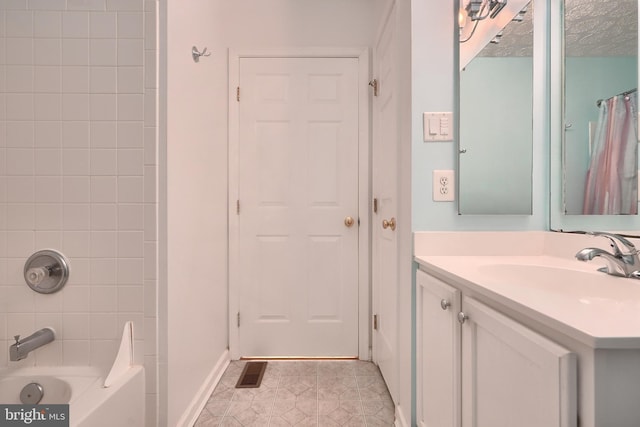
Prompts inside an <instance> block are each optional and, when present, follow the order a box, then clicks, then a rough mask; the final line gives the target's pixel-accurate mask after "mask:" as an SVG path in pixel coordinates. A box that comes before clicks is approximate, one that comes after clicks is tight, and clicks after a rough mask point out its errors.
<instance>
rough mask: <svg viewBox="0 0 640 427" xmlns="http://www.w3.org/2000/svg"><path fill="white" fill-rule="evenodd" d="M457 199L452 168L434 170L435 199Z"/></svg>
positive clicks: (437, 200)
mask: <svg viewBox="0 0 640 427" xmlns="http://www.w3.org/2000/svg"><path fill="white" fill-rule="evenodd" d="M454 200H455V183H454V180H453V171H452V170H434V171H433V201H434V202H452V201H454Z"/></svg>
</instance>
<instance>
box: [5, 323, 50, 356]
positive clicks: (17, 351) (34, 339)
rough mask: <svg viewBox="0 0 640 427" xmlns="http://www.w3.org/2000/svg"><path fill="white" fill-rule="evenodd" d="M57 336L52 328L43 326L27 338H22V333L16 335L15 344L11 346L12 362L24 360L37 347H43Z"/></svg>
mask: <svg viewBox="0 0 640 427" xmlns="http://www.w3.org/2000/svg"><path fill="white" fill-rule="evenodd" d="M55 337H56V333H55V331H54V330H53V329H51V328H43V329H40V330H39V331H36V332H34V333H33V334H31V335H29V336H28V337H26V338H23V339H20V335H16V336H15V337H14V338H15V340H16V342H15V344H12V345H11V346H10V347H9V360H11V361H12V362H15V361H18V360H22V359H24V358H25V357H27V356H28V355H29V353H31V352H32V351H33V350H35V349H36V348H39V347H42V346H43V345H45V344H48V343H50V342H51V341H53V340H54V339H55Z"/></svg>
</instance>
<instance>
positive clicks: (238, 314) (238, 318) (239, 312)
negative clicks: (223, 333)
mask: <svg viewBox="0 0 640 427" xmlns="http://www.w3.org/2000/svg"><path fill="white" fill-rule="evenodd" d="M239 327H240V312H238V328H239Z"/></svg>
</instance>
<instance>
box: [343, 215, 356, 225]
mask: <svg viewBox="0 0 640 427" xmlns="http://www.w3.org/2000/svg"><path fill="white" fill-rule="evenodd" d="M354 222H355V220H354V219H353V218H352V217H350V216H348V217H346V218H345V219H344V225H346V226H347V227H351V226H352V225H353V223H354Z"/></svg>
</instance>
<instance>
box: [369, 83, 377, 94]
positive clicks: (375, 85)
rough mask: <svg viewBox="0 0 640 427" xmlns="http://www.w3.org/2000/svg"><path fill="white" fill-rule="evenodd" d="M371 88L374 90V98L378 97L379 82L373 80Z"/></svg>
mask: <svg viewBox="0 0 640 427" xmlns="http://www.w3.org/2000/svg"><path fill="white" fill-rule="evenodd" d="M369 86H371V87H372V88H373V96H378V80H377V79H373V80H371V81H370V82H369Z"/></svg>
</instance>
